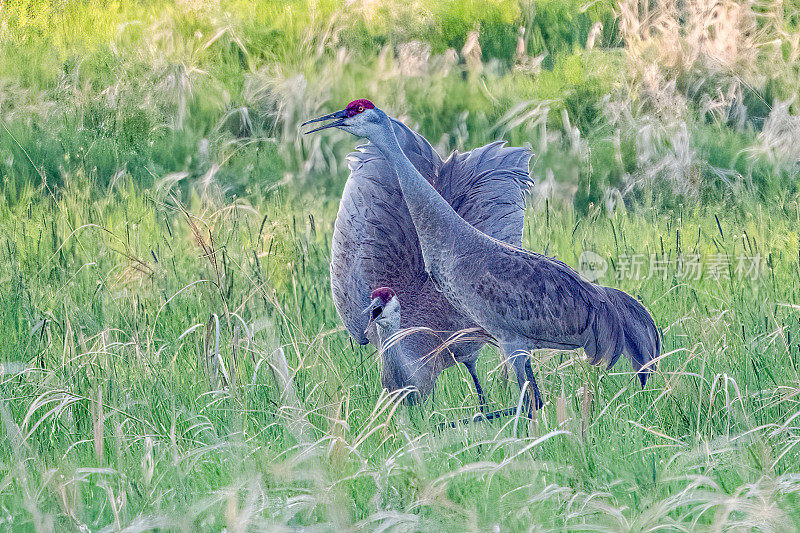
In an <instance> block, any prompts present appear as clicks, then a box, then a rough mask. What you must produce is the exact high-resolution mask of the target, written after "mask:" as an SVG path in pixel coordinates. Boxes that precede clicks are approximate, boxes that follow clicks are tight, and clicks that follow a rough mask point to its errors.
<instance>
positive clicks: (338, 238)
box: [331, 120, 531, 409]
mask: <svg viewBox="0 0 800 533" xmlns="http://www.w3.org/2000/svg"><path fill="white" fill-rule="evenodd" d="M390 127H391V128H393V130H394V135H395V138H396V139H398V142H399V143H400V144H401V145H402V147H403V148H402V149H403V152H404V153H405V154H407V157H408V158H410V160H411V162H412V164H413V165H415V167H416V168H417V169H418V171H419V172H420V173H421V175H422V176H424V177H425V179H427V180H428V181H429V182H430V183H431V185H432V186H433V187H434V188H435V189H436V190H437V191H438V193H439V194H440V195H441V196H442V197H443V198H445V200H446V201H447V202H449V203H450V205H452V207H453V209H455V210H456V212H457V213H458V214H459V215H460V216H461V217H463V218H464V220H466V221H467V222H468V223H470V224H473V225H475V227H477V228H479V229H480V230H481V231H483V232H485V233H486V234H488V235H491V236H492V237H494V238H497V239H499V240H502V241H505V242H508V243H510V244H514V245H518V244H520V243H521V242H522V229H523V223H524V210H525V191H526V190H527V188H528V186H529V184H530V176H529V174H528V162H529V160H530V157H531V154H530V152H529V151H528V150H525V149H522V148H506V147H505V146H504V143H501V142H496V143H492V144H489V145H487V146H484V147H481V148H478V149H475V150H472V151H471V152H466V153H457V152H456V153H453V154H451V155H450V157H449V158H448V159H447V160H446V161H442V159H441V158H440V157H439V155H438V154H437V153H436V151H435V150H434V149H433V147H432V146H431V145H430V144H429V143H428V141H426V140H425V139H424V138H423V137H422V136H421V135H419V134H417V133H415V132H413V131H411V130H410V129H409V128H407V127H406V126H405V125H403V124H401V123H400V122H397V121H393V120H392V121H390ZM348 162H349V166H350V170H351V174H350V177H349V178H348V181H347V183H346V185H345V189H344V192H343V194H342V200H341V203H340V205H339V213H338V215H337V217H336V222H335V224H334V233H333V243H332V246H331V288H332V292H333V301H334V304H335V306H336V309H337V311H338V313H339V316H340V317H341V318H342V321H343V322H344V324H345V326H346V327H347V330H348V331H349V332H350V334H351V335H352V337H353V339H355V340H356V341H357V342H358V343H359V344H366V343H368V342H371V343H372V344H373V345H374V346H376V347H377V348H378V349H379V352H380V358H381V366H382V371H381V380H382V384H383V386H384V387H385V388H387V389H388V390H389V391H395V390H399V389H404V388H410V389H416V390H417V391H418V393H417V394H413V395H409V396H408V397H407V398H408V399H409V400H412V401H413V400H415V399H418V398H424V397H426V396H427V395H428V394H429V393H430V392H431V390H432V389H433V386H434V383H435V381H436V378H437V376H438V375H439V373H440V372H441V371H442V370H443V369H444V368H447V367H449V366H451V365H453V364H455V362H456V361H459V362H462V363H464V365H465V366H466V367H467V370H468V371H469V373H470V376H471V377H472V380H473V382H474V384H475V387H476V391H477V393H478V399H479V402H480V405H481V409H483V405H484V404H485V398H484V395H483V391H482V389H481V386H480V382H479V380H478V375H477V373H476V369H475V364H476V361H477V358H478V354H479V352H480V348H481V346H482V345H483V344H484V342H483V341H481V340H479V339H480V338H481V337H484V338H485V337H486V335H485V333H484V334H481V333H480V332H476V334H474V335H465V337H464V339H465V340H462V341H461V342H456V343H452V344H449V349H444V350H442V349H440V347H441V346H442V344H443V342H444V341H446V340H447V339H448V338H449V337H450V335H451V334H452V333H453V332H457V331H461V330H465V329H469V328H476V325H475V324H474V323H473V322H472V321H471V320H469V318H467V317H466V316H465V315H464V314H463V313H460V312H458V311H457V310H456V309H455V308H453V306H452V305H451V304H450V303H449V302H448V300H447V299H445V298H444V296H443V295H442V294H441V293H440V292H438V291H437V290H436V289H435V288H434V286H433V284H432V283H431V280H430V278H429V277H428V275H427V274H426V272H425V265H424V262H423V259H422V251H421V249H420V246H419V239H418V238H417V234H416V229H415V227H414V223H413V222H412V220H411V215H410V213H409V211H408V208H407V207H406V204H405V201H404V200H403V196H402V193H401V191H400V186H399V184H398V182H397V178H396V176H395V173H394V170H393V168H392V165H391V163H390V162H389V161H388V160H387V159H386V158H385V157H384V156H383V155H382V154H381V152H380V151H379V150H378V149H377V148H376V147H375V145H373V144H367V145H364V146H360V147H359V151H358V152H355V153H352V154H350V155H349V156H348ZM376 289H384V290H382V292H381V291H379V292H376V293H375V294H372V293H373V291H375V290H376ZM389 294H391V296H389V297H387V295H389ZM379 297H384V298H385V301H383V302H382V303H381V301H380V298H379ZM376 298H378V300H376ZM392 299H393V300H392ZM390 300H392V303H391V305H389V304H390ZM370 302H372V304H371V306H372V309H371V310H370V313H373V312H375V311H376V309H377V308H378V307H380V311H382V312H383V313H384V315H385V316H384V317H383V318H382V319H381V320H380V321H378V322H377V324H376V325H381V324H383V327H376V325H373V322H375V320H373V319H375V318H377V317H378V315H376V316H374V317H373V316H371V315H370V314H366V313H364V308H365V307H366V306H367V305H368V304H370ZM380 311H379V315H380ZM384 319H385V320H384ZM406 328H427V332H423V331H420V330H417V331H415V332H414V333H411V334H408V335H406V336H403V337H401V338H400V340H397V341H396V342H392V343H390V344H391V346H389V347H388V349H385V350H384V349H382V347H383V345H384V343H385V341H386V340H387V339H388V338H389V337H391V336H392V334H394V333H396V332H397V331H399V330H400V329H406ZM434 332H435V334H434Z"/></svg>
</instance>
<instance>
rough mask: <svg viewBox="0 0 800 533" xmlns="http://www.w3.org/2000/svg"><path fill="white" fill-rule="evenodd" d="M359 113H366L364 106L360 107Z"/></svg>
mask: <svg viewBox="0 0 800 533" xmlns="http://www.w3.org/2000/svg"><path fill="white" fill-rule="evenodd" d="M358 112H359V113H363V112H364V106H363V105H360V106H358Z"/></svg>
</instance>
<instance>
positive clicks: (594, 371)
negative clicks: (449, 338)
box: [0, 0, 800, 531]
mask: <svg viewBox="0 0 800 533" xmlns="http://www.w3.org/2000/svg"><path fill="white" fill-rule="evenodd" d="M798 24H800V14H799V13H798V8H797V6H796V5H795V4H791V3H789V2H776V1H770V2H766V1H765V2H756V3H739V2H729V3H719V2H710V1H705V0H691V1H687V2H683V3H681V4H678V3H674V2H671V1H668V0H665V1H663V2H657V3H653V2H650V3H637V2H629V1H621V2H610V1H604V0H601V1H598V2H595V3H592V4H586V5H584V4H579V3H577V2H572V1H570V0H547V1H542V2H539V3H536V4H533V3H528V2H525V1H513V2H512V1H507V0H471V1H467V2H463V3H455V2H454V3H433V4H426V3H421V2H414V1H412V2H403V3H400V2H393V1H391V0H380V1H374V2H368V1H364V2H360V1H354V2H347V1H334V0H321V1H312V0H303V1H300V0H292V1H287V2H277V1H273V0H265V1H263V2H259V3H258V4H254V3H250V2H244V1H239V0H219V1H216V2H215V1H213V0H211V1H200V0H191V1H189V0H187V1H175V2H164V3H162V2H148V1H145V0H136V1H134V0H120V1H118V2H111V3H108V2H100V1H91V0H84V1H77V2H61V1H56V0H52V1H49V2H44V1H41V2H28V1H25V2H21V1H20V2H5V3H0V177H1V178H2V194H0V325H1V327H0V426H2V429H3V435H4V436H3V438H2V439H0V525H1V526H2V527H3V528H4V529H6V530H8V531H11V530H14V531H17V530H36V531H48V530H54V529H55V530H79V531H116V530H125V531H150V530H182V531H219V530H223V529H225V530H226V531H246V530H295V529H313V530H324V531H328V530H336V531H339V530H367V531H373V530H378V531H391V530H398V531H406V530H421V531H429V530H436V531H440V530H446V531H473V530H479V531H485V530H495V531H512V530H513V531H515V530H536V531H539V530H556V531H562V530H580V531H623V530H624V531H659V530H665V531H675V530H682V531H706V530H711V531H728V530H735V531H739V530H748V531H751V530H758V531H787V530H794V529H798V528H800V446H798V444H800V416H799V415H800V406H799V405H798V402H799V401H800V373H798V365H800V360H798V358H799V357H800V249H799V248H798V245H799V244H800V234H798V227H799V224H800V198H799V197H798V185H800V152H798V148H797V146H796V144H797V142H796V139H797V138H798V136H800V115H799V114H798V111H800V109H798V105H800V103H799V102H797V101H796V95H797V81H798V79H800V31H798ZM523 30H524V31H523ZM476 45H477V46H476ZM356 97H367V98H370V99H372V100H373V101H375V102H376V104H377V105H379V106H380V107H382V108H383V109H385V110H387V111H388V112H390V113H391V114H393V115H395V116H398V117H400V118H401V119H402V120H404V121H405V122H406V123H407V124H409V125H410V126H412V127H414V128H415V129H418V130H419V131H420V132H421V133H423V134H424V135H426V136H427V137H428V138H429V139H430V140H431V142H432V143H433V144H434V146H436V147H437V149H438V150H439V151H440V153H442V154H445V153H447V152H449V151H450V150H452V149H459V150H468V149H471V148H473V147H476V146H479V145H481V144H483V143H485V142H488V141H490V140H493V139H496V138H505V139H507V140H508V141H509V142H510V143H512V144H514V145H524V146H528V147H530V148H531V149H532V150H533V152H534V154H535V155H534V160H533V162H532V168H531V172H532V175H533V177H534V179H535V185H534V187H533V189H532V191H531V194H530V196H529V205H528V209H527V219H526V226H525V231H524V246H525V247H526V248H528V249H530V250H535V251H538V252H541V253H546V254H548V255H553V256H556V257H558V258H559V259H561V260H563V261H565V262H566V263H568V264H570V265H572V266H574V267H576V268H581V269H582V271H583V272H584V273H585V274H586V275H587V276H598V277H599V279H598V282H600V283H603V284H605V285H612V286H615V287H619V288H621V289H624V290H626V291H628V292H630V293H631V294H633V295H634V296H636V297H637V298H639V299H640V300H641V301H642V302H643V303H644V304H645V305H646V306H647V308H648V309H649V310H650V311H651V313H652V314H653V316H654V318H655V321H656V324H657V325H658V326H659V328H660V329H661V331H662V335H663V358H662V359H661V361H660V364H659V367H658V371H657V372H656V374H655V375H654V376H653V378H652V379H651V380H650V381H649V382H648V384H647V386H646V387H645V388H644V389H641V388H640V387H639V384H638V379H637V378H636V376H635V375H634V374H633V373H632V372H631V368H630V366H629V363H628V362H627V361H622V360H621V361H619V362H618V364H617V365H616V366H615V367H614V368H613V369H610V370H607V369H605V368H595V367H592V366H590V365H589V364H588V363H587V361H586V359H585V357H584V356H583V354H582V353H550V352H542V353H536V354H535V357H534V369H535V371H536V373H537V379H538V380H539V383H540V386H541V388H542V391H543V394H544V399H545V402H546V405H545V407H544V408H543V409H542V410H541V412H540V413H539V414H538V416H537V417H536V419H535V420H532V421H529V420H527V419H525V418H520V417H507V418H504V419H500V420H497V421H493V422H491V423H486V422H484V423H475V424H467V425H463V424H456V427H454V428H449V427H445V428H442V427H441V425H442V422H453V421H457V420H461V419H463V418H468V417H470V416H472V415H473V414H474V413H475V412H476V411H477V408H478V407H477V398H476V397H475V394H474V392H473V389H472V386H471V380H470V377H469V375H468V373H467V372H466V371H465V369H464V368H463V367H454V368H450V369H448V370H447V371H445V372H444V373H443V374H442V376H441V377H440V378H439V381H438V383H437V386H436V391H435V393H434V395H433V397H432V398H430V399H429V400H428V401H426V402H425V403H424V404H422V405H418V406H413V407H408V406H406V405H405V404H403V403H402V402H400V398H398V397H396V396H392V395H389V394H387V393H386V392H385V391H382V390H381V386H380V376H379V372H380V370H379V365H378V361H377V355H376V353H375V350H374V348H372V347H370V346H364V347H361V346H357V345H354V344H353V343H352V342H351V341H350V339H349V337H348V335H347V332H346V331H345V330H344V328H343V327H342V325H341V322H340V321H339V319H338V317H337V315H336V311H335V309H334V307H333V302H332V299H331V295H330V286H329V283H330V280H329V273H328V266H329V260H330V241H331V233H332V225H333V221H334V219H335V216H336V210H337V207H338V201H339V197H340V194H341V191H342V187H343V185H344V182H345V180H346V177H347V167H346V162H345V156H346V154H347V153H348V152H349V151H352V149H353V148H354V146H355V145H356V144H357V143H358V140H357V139H354V138H352V137H350V136H347V135H346V134H344V133H339V132H336V133H331V134H329V135H319V136H310V137H303V135H302V132H301V130H300V128H299V123H301V122H302V121H303V120H305V119H308V118H311V117H313V116H317V115H319V114H321V113H323V112H328V111H332V110H335V109H338V108H340V107H341V106H342V105H343V104H345V103H346V102H348V101H350V100H352V99H353V98H356ZM588 260H592V261H594V263H593V265H594V266H595V267H596V268H597V267H599V270H583V269H584V268H585V267H586V263H587V261H588ZM590 262H591V261H590ZM479 372H480V375H481V376H482V378H483V380H484V384H485V388H486V392H487V395H488V397H489V401H490V402H491V404H492V407H496V408H502V407H510V406H514V405H516V404H517V403H518V401H519V391H518V388H517V386H516V384H515V383H514V382H513V377H512V378H511V379H509V377H508V373H507V371H506V370H505V367H504V365H503V364H502V362H501V360H500V358H499V354H498V353H497V351H496V350H494V349H493V348H491V347H486V348H485V349H484V356H483V357H482V359H481V363H480V367H479Z"/></svg>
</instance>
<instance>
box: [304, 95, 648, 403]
mask: <svg viewBox="0 0 800 533" xmlns="http://www.w3.org/2000/svg"><path fill="white" fill-rule="evenodd" d="M328 119H330V120H333V121H332V122H329V123H327V124H325V125H324V126H322V127H320V128H316V129H315V130H313V131H318V130H320V129H325V128H330V127H336V128H339V129H341V130H344V131H346V132H349V133H351V134H353V135H356V136H359V137H366V138H367V139H369V141H370V142H371V143H372V144H373V145H374V146H375V147H376V148H377V149H378V150H380V152H381V153H382V154H383V155H384V157H385V158H386V160H387V161H390V162H391V164H392V166H393V169H394V171H395V174H396V175H397V179H398V182H399V186H400V189H401V191H402V195H403V198H404V200H405V202H406V205H407V206H408V210H409V213H410V214H411V218H412V220H413V222H414V227H415V228H416V230H417V236H418V238H419V244H420V249H421V250H422V256H423V259H424V263H425V270H426V271H427V272H428V274H429V276H430V277H431V279H432V281H433V283H434V284H435V285H436V286H437V288H440V289H441V290H442V292H443V293H444V294H445V296H446V297H447V299H448V300H449V301H450V303H451V304H452V305H453V307H454V308H456V309H458V310H459V311H460V312H461V313H463V314H464V315H465V316H468V317H470V318H471V319H472V320H473V321H474V322H475V323H476V324H478V325H479V326H480V327H481V328H483V329H484V330H485V331H486V332H487V333H488V334H489V335H491V336H492V337H493V338H494V339H496V341H497V342H498V344H499V345H500V348H501V350H502V351H503V352H504V354H505V356H506V357H508V358H509V360H510V361H511V363H512V365H513V368H514V372H515V374H516V377H517V382H518V383H519V386H520V389H521V390H524V391H525V400H526V405H527V413H528V414H529V415H530V416H532V415H533V409H534V408H539V407H541V405H542V402H541V398H540V397H539V394H538V391H537V390H536V389H534V390H533V398H531V394H530V390H529V387H530V388H533V387H532V385H533V372H532V370H531V367H530V364H529V363H528V360H529V357H530V351H531V350H534V349H541V348H550V349H561V350H565V349H566V350H573V349H578V348H583V349H584V351H585V353H586V355H587V356H588V358H589V361H590V362H591V363H592V364H595V365H597V364H600V363H601V362H602V361H606V362H607V363H608V366H609V367H610V366H611V365H613V364H614V363H615V362H616V361H617V359H618V357H619V356H620V355H621V354H623V353H624V354H625V355H627V356H628V357H629V358H630V360H631V363H632V364H633V367H634V369H635V370H636V372H637V375H638V377H639V379H640V381H641V384H642V387H644V385H645V382H646V381H647V378H648V376H649V374H650V373H651V372H652V371H653V367H654V365H655V359H656V358H657V357H658V356H659V355H660V352H661V340H660V337H659V333H658V329H657V328H656V325H655V323H654V322H653V318H652V317H651V316H650V314H649V313H648V312H647V310H646V309H645V308H644V306H642V305H641V304H640V303H639V302H638V301H636V299H634V298H633V297H631V296H630V295H628V294H626V293H624V292H622V291H620V290H617V289H613V288H609V287H602V286H599V285H595V284H593V283H589V282H588V281H586V280H584V279H583V278H581V277H580V275H578V273H577V272H575V271H574V270H573V269H572V268H570V267H569V266H567V265H566V264H564V263H562V262H560V261H557V260H555V259H553V258H549V257H546V256H543V255H540V254H536V253H533V252H530V251H527V250H523V249H521V248H519V247H517V246H514V245H511V244H508V243H504V242H502V241H499V240H497V239H494V238H492V237H491V236H489V235H487V234H486V233H484V232H482V231H480V229H479V228H476V227H474V226H472V225H470V224H469V223H467V222H466V221H465V220H464V219H463V218H461V217H460V216H458V214H457V213H456V212H455V211H454V210H453V208H452V207H451V206H450V204H448V203H447V202H446V201H445V200H444V198H442V196H441V195H440V194H439V193H437V192H436V189H434V188H433V187H432V186H431V185H430V183H428V181H427V180H425V179H424V178H423V177H422V175H421V174H420V173H419V172H418V171H417V169H416V167H415V166H414V165H413V164H412V163H411V161H410V160H409V158H408V157H407V155H406V154H405V153H404V151H403V148H402V146H401V145H400V143H399V142H398V139H397V137H396V135H395V132H394V130H393V128H392V121H391V119H390V118H389V117H388V116H387V115H386V113H384V112H383V111H381V110H380V109H378V108H376V107H375V106H374V105H373V104H372V103H371V102H369V101H368V100H356V101H354V102H352V103H350V104H349V105H348V106H347V107H346V108H345V109H343V110H342V111H338V112H336V113H332V114H330V115H326V116H323V117H320V118H318V119H315V120H314V121H312V122H317V121H322V120H328ZM309 133H310V132H309ZM534 402H535V403H534Z"/></svg>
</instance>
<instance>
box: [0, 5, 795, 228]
mask: <svg viewBox="0 0 800 533" xmlns="http://www.w3.org/2000/svg"><path fill="white" fill-rule="evenodd" d="M798 24H800V9H798V5H797V4H796V3H794V2H788V1H781V0H757V1H747V2H744V1H738V0H731V1H716V0H714V1H712V0H686V1H680V2H679V1H677V0H663V1H658V2H654V1H642V0H620V1H616V0H597V1H594V2H591V1H588V0H587V1H586V2H583V1H578V0H540V1H537V2H534V1H529V0H468V1H466V2H441V3H438V2H437V3H430V2H421V1H417V0H410V1H402V2H401V1H397V0H310V1H309V0H284V1H276V0H263V1H259V2H248V1H244V0H172V1H166V2H162V1H158V2H156V1H147V0H120V1H115V2H107V1H93V0H81V1H62V0H49V1H36V2H33V1H18V0H15V1H11V2H4V3H3V4H2V8H1V9H0V118H1V119H2V129H3V131H0V176H2V179H3V181H4V187H3V190H4V192H5V194H6V195H10V196H11V197H13V195H14V194H15V191H19V190H21V188H22V187H24V186H25V185H26V184H31V185H33V186H35V187H42V188H50V189H51V191H53V190H55V189H57V188H58V187H60V186H62V185H63V184H64V182H65V180H66V179H68V178H67V176H70V175H74V174H75V173H76V172H79V173H82V174H84V175H86V176H88V178H89V180H90V181H91V182H92V183H95V184H96V185H97V186H98V187H97V191H98V192H101V191H107V190H108V187H109V186H112V185H113V184H116V183H120V182H128V181H130V182H131V183H132V184H134V185H136V186H139V185H143V186H152V185H154V184H156V183H157V182H158V181H159V180H161V179H163V178H164V176H167V175H172V177H173V178H174V177H175V176H176V175H177V174H176V173H180V174H179V176H180V179H177V180H173V181H177V182H178V184H177V188H179V189H180V188H184V189H185V188H187V187H192V186H195V185H196V184H197V183H203V184H205V185H208V184H209V183H212V182H213V183H216V184H219V185H221V186H222V187H223V189H224V190H225V191H226V192H227V193H228V194H231V195H238V196H247V195H264V194H266V193H267V192H269V191H272V190H274V189H276V188H278V187H281V188H283V189H284V190H285V191H287V194H288V195H290V196H294V195H301V196H302V195H306V194H308V192H313V195H314V197H320V192H321V191H324V192H327V193H328V194H327V195H322V196H323V197H325V198H328V197H330V198H333V199H334V200H335V199H336V198H337V195H338V192H339V191H340V190H341V187H342V185H343V181H344V178H345V172H344V170H345V167H344V164H343V158H342V156H343V155H344V154H345V153H346V152H347V151H349V150H350V149H351V148H352V144H353V142H352V140H351V139H349V138H347V136H346V135H344V134H336V135H325V136H315V137H313V138H303V137H302V136H301V134H300V132H299V129H298V124H299V123H300V122H302V121H303V120H304V119H306V118H308V117H311V116H315V115H316V114H318V113H321V112H325V111H330V110H333V109H338V108H340V107H341V106H342V105H343V104H344V103H346V102H348V101H350V100H352V99H354V98H357V97H366V98H370V99H372V100H374V101H375V102H376V103H377V104H378V105H379V106H381V107H383V108H384V109H386V110H387V111H388V112H389V113H391V114H394V115H397V116H399V117H400V118H401V119H403V120H405V121H406V122H408V123H409V124H410V125H412V126H413V127H415V128H418V129H419V131H420V132H421V133H423V134H424V135H426V136H427V137H428V138H429V139H430V140H431V141H432V142H433V143H434V145H436V146H437V148H439V149H440V151H441V152H447V151H449V150H451V149H469V148H472V147H474V146H477V145H480V144H483V143H485V142H488V141H490V140H493V139H496V138H500V137H502V138H505V139H507V140H509V141H510V142H511V143H512V144H515V145H529V146H531V147H532V148H533V150H534V152H535V153H536V159H535V164H534V167H533V172H534V177H535V178H536V182H537V190H536V191H535V194H537V195H538V196H539V197H548V198H550V199H551V200H552V201H563V202H567V203H572V204H574V206H575V207H576V208H577V210H578V211H579V212H583V213H586V212H588V211H590V210H592V209H614V208H615V207H620V206H622V205H625V206H627V207H628V208H634V207H636V206H640V205H645V206H647V205H652V204H653V203H655V204H660V205H663V206H665V207H672V206H675V205H677V204H680V203H689V204H695V203H696V202H698V201H699V202H705V203H708V202H719V201H721V202H726V203H733V204H734V205H738V203H739V202H738V200H739V199H741V198H742V197H743V196H746V197H748V198H756V199H768V200H770V201H772V200H774V199H779V201H783V200H786V199H788V198H793V197H795V196H796V195H797V192H798V183H799V180H798V164H800V149H798V147H797V143H796V139H797V138H798V136H800V115H798V112H800V102H798V101H797V99H796V96H797V87H798V80H799V79H800V40H799V39H800V32H798ZM9 199H12V200H13V198H9Z"/></svg>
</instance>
